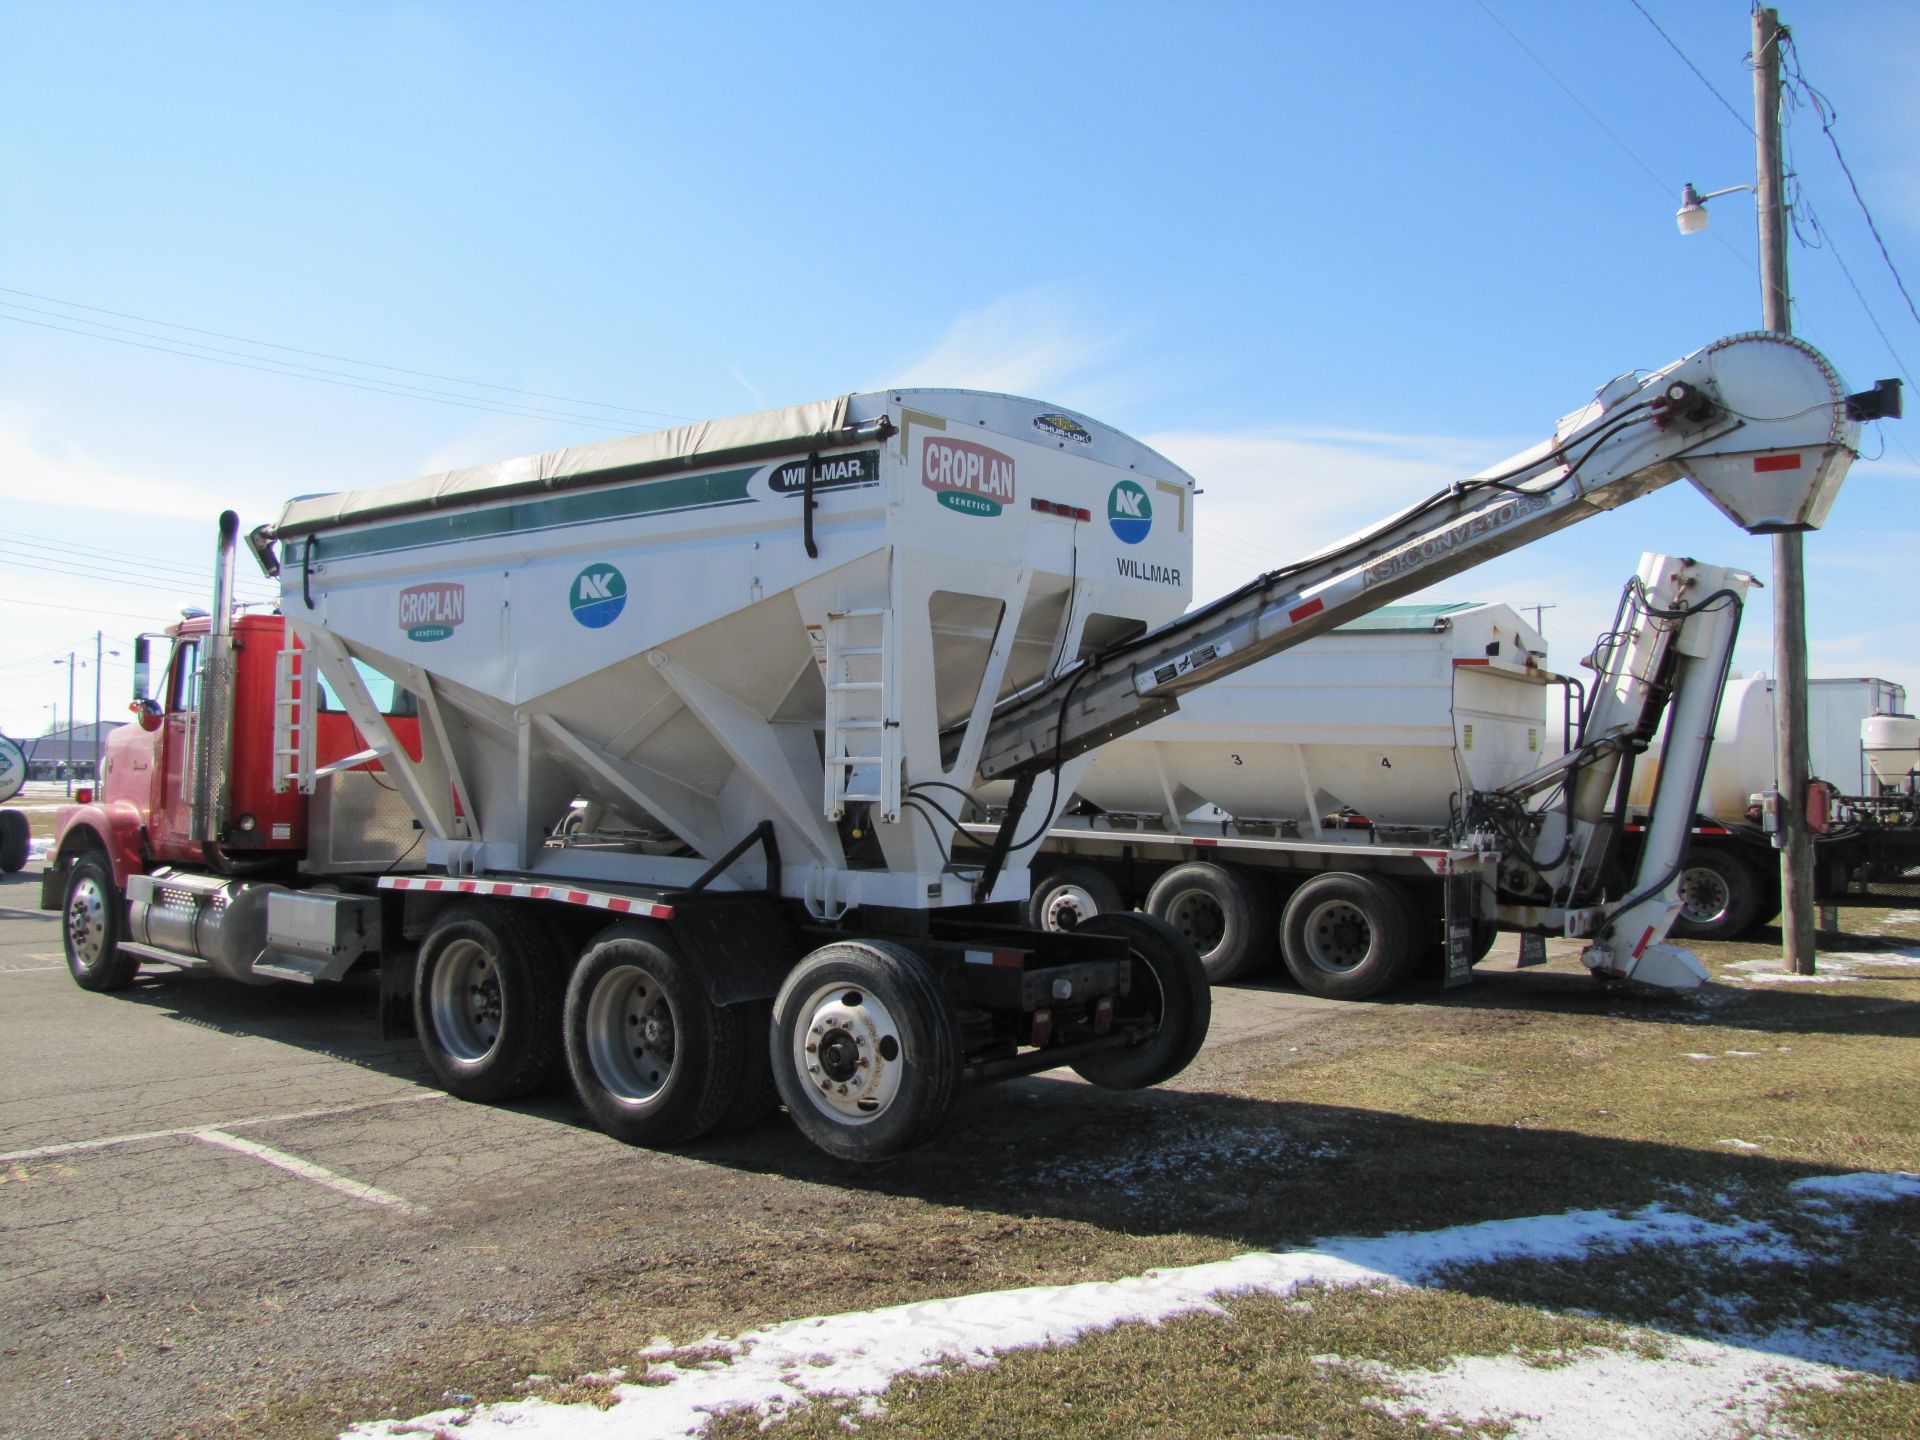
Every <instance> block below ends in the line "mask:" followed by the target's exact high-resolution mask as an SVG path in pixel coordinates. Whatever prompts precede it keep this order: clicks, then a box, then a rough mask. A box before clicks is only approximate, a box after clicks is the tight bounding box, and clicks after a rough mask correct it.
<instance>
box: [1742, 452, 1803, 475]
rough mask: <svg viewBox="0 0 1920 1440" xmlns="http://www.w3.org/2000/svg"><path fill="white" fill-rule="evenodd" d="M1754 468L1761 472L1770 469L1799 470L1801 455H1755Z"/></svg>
mask: <svg viewBox="0 0 1920 1440" xmlns="http://www.w3.org/2000/svg"><path fill="white" fill-rule="evenodd" d="M1753 468H1754V470H1755V471H1756V472H1757V473H1759V474H1765V473H1766V472H1767V471H1769V470H1798V469H1799V468H1800V457H1799V455H1797V454H1794V455H1756V456H1754V457H1753Z"/></svg>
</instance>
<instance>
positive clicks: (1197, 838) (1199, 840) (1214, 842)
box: [1193, 835, 1220, 845]
mask: <svg viewBox="0 0 1920 1440" xmlns="http://www.w3.org/2000/svg"><path fill="white" fill-rule="evenodd" d="M1193 843H1194V844H1196V845H1218V844H1219V843H1220V842H1219V841H1218V840H1209V839H1207V838H1206V837H1205V836H1203V835H1199V836H1195V837H1194V841H1193Z"/></svg>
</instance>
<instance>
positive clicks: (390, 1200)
mask: <svg viewBox="0 0 1920 1440" xmlns="http://www.w3.org/2000/svg"><path fill="white" fill-rule="evenodd" d="M193 1138H194V1139H196V1140H204V1141H205V1142H206V1143H207V1144H209V1145H218V1146H220V1147H222V1148H223V1149H227V1150H236V1151H238V1152H239V1153H240V1154H242V1155H251V1156H253V1157H254V1159H256V1160H264V1161H266V1162H267V1164H269V1165H272V1166H275V1167H277V1168H278V1169H281V1170H284V1171H286V1172H287V1173H288V1174H289V1175H298V1176H299V1177H300V1178H301V1179H302V1180H311V1181H312V1182H313V1183H314V1184H316V1185H324V1186H325V1187H326V1188H327V1189H329V1190H333V1191H337V1192H338V1193H340V1194H342V1195H351V1196H352V1197H353V1198H354V1199H356V1200H365V1201H366V1202H367V1203H368V1204H370V1205H384V1206H386V1207H387V1208H388V1209H389V1210H398V1211H399V1212H400V1213H401V1214H402V1215H421V1214H424V1213H425V1211H424V1210H423V1209H422V1208H421V1207H420V1206H418V1205H415V1204H414V1203H413V1202H412V1201H411V1200H402V1199H401V1198H400V1197H399V1196H398V1195H395V1194H393V1193H392V1192H391V1191H388V1190H382V1189H381V1188H380V1187H379V1186H377V1185H366V1184H363V1183H361V1182H360V1181H358V1180H349V1179H348V1178H347V1177H346V1176H344V1175H337V1174H335V1173H334V1172H333V1171H331V1170H329V1169H327V1167H326V1166H324V1165H316V1164H314V1163H313V1162H312V1161H311V1160H302V1159H301V1158H300V1157H299V1156H298V1155H289V1154H288V1153H287V1152H286V1151H284V1150H276V1149H274V1148H273V1147H272V1146H271V1145H262V1144H260V1143H259V1142H258V1141H255V1140H242V1139H241V1138H240V1137H239V1136H238V1135H229V1134H228V1133H227V1132H226V1131H224V1130H195V1131H194V1132H193Z"/></svg>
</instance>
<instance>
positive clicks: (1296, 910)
mask: <svg viewBox="0 0 1920 1440" xmlns="http://www.w3.org/2000/svg"><path fill="white" fill-rule="evenodd" d="M1421 949H1422V947H1421V946H1420V945H1419V944H1418V939H1417V932H1416V930H1415V927H1414V922H1413V908H1412V906H1411V905H1410V904H1409V903H1408V901H1407V899H1406V897H1405V896H1404V895H1403V894H1402V893H1401V891H1400V887H1399V886H1397V885H1395V884H1394V883H1393V882H1392V881H1390V880H1387V879H1385V878H1383V877H1381V876H1378V875H1355V874H1350V873H1347V872H1345V871H1335V872H1333V873H1331V874H1327V875H1316V876H1314V877H1313V879H1311V880H1309V881H1307V882H1306V883H1305V884H1304V885H1302V886H1301V887H1300V888H1299V889H1298V890H1296V891H1294V892H1293V897H1292V898H1291V899H1290V900H1288V901H1287V910H1286V915H1285V917H1284V918H1283V919H1282V921H1281V925H1280V954H1281V958H1282V959H1284V960H1285V961H1286V962H1287V969H1288V970H1289V971H1291V972H1292V974H1293V978H1294V979H1295V980H1298V981H1299V982H1300V985H1301V988H1302V989H1304V990H1306V991H1307V992H1308V993H1310V994H1313V995H1319V996H1321V997H1323V998H1325V999H1328V1000H1365V999H1368V998H1370V997H1372V996H1375V995H1379V994H1383V993H1385V992H1386V991H1388V990H1391V989H1393V988H1394V987H1395V986H1397V985H1399V984H1400V983H1401V982H1402V981H1404V980H1405V979H1406V978H1407V976H1408V974H1409V972H1410V971H1411V970H1412V969H1413V968H1414V966H1415V964H1417V962H1418V960H1419V958H1420V954H1421Z"/></svg>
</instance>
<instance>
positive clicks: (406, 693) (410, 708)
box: [320, 660, 420, 715]
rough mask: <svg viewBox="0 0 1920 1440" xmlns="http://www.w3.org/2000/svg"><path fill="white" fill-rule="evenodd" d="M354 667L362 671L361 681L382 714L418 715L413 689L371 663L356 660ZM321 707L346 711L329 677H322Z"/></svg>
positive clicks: (338, 711) (341, 711) (335, 710)
mask: <svg viewBox="0 0 1920 1440" xmlns="http://www.w3.org/2000/svg"><path fill="white" fill-rule="evenodd" d="M353 668H354V669H355V670H358V671H359V672H360V683H361V684H363V685H365V686H366V687H367V693H368V694H369V695H371V696H372V697H373V703H374V704H375V705H377V706H379V708H380V713H381V714H382V715H418V714H419V713H420V709H419V704H418V702H417V701H416V700H415V699H414V698H413V692H412V691H411V690H403V689H401V688H400V687H399V686H398V685H396V684H394V683H393V681H392V680H391V679H389V678H388V677H387V676H385V675H382V674H381V673H380V672H379V671H378V670H375V669H374V668H373V667H372V666H371V665H366V664H363V663H361V662H360V661H358V660H356V661H354V662H353ZM320 708H321V709H322V710H331V711H333V712H335V713H344V712H345V711H346V708H347V707H346V706H345V705H344V704H342V703H341V701H340V696H339V695H338V694H337V693H336V692H335V690H334V688H333V686H331V685H329V684H328V683H327V677H326V676H324V675H322V676H321V677H320Z"/></svg>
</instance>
